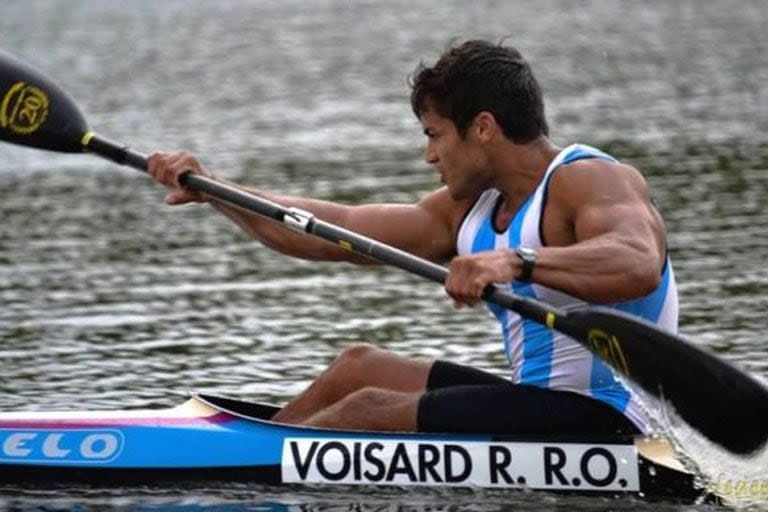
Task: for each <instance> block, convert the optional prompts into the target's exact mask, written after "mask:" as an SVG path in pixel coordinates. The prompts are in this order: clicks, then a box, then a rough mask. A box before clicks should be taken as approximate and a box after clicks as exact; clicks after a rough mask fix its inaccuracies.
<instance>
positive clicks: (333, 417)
mask: <svg viewBox="0 0 768 512" xmlns="http://www.w3.org/2000/svg"><path fill="white" fill-rule="evenodd" d="M421 395H422V392H413V393H409V392H403V391H392V390H389V389H381V388H363V389H359V390H357V391H354V392H352V393H350V394H348V395H347V396H345V397H344V398H342V399H341V400H339V401H338V402H336V403H334V404H333V405H331V406H329V407H326V408H325V409H323V410H321V411H318V412H317V413H315V414H314V415H312V416H310V417H309V418H308V419H306V420H305V421H304V422H303V424H304V425H307V426H312V427H323V428H335V429H345V430H375V431H390V432H392V431H394V432H415V431H416V430H417V429H418V410H419V399H420V398H421Z"/></svg>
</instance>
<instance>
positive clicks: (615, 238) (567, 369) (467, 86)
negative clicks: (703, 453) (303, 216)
mask: <svg viewBox="0 0 768 512" xmlns="http://www.w3.org/2000/svg"><path fill="white" fill-rule="evenodd" d="M411 103H412V107H413V110H414V112H415V114H416V115H417V117H418V118H419V120H420V122H421V124H422V126H423V128H424V133H425V135H426V136H427V147H426V151H425V157H426V160H427V162H428V163H430V164H431V165H433V166H434V167H435V168H436V170H437V171H438V172H439V174H440V176H441V180H442V182H443V184H444V187H442V188H440V189H438V190H436V191H434V192H432V193H430V194H428V195H426V196H425V197H424V198H423V199H421V200H420V201H419V202H417V203H415V204H408V205H405V204H370V205H361V206H347V205H341V204H337V203H331V202H326V201H319V200H314V199H309V198H299V197H287V196H277V195H271V194H266V193H264V192H261V191H256V190H253V189H245V190H248V191H250V192H254V193H256V194H259V195H263V196H265V197H268V198H270V199H273V200H274V201H275V202H278V203H280V204H283V205H286V206H293V207H297V208H300V209H302V210H307V211H309V212H312V213H313V214H314V215H316V216H317V217H318V218H320V219H323V220H326V221H328V222H331V223H333V224H337V225H341V226H343V227H346V228H348V229H350V230H352V231H356V232H359V233H362V234H364V235H367V236H369V237H371V238H374V239H377V240H380V241H382V242H384V243H387V244H390V245H394V246H397V247H399V248H401V249H403V250H405V251H408V252H411V253H414V254H417V255H419V256H422V257H425V258H428V259H431V260H434V261H440V262H444V261H450V266H449V274H448V279H447V281H446V284H445V288H446V291H447V292H448V294H449V295H450V296H451V297H452V298H453V300H454V301H455V303H456V305H457V306H462V305H465V304H466V305H475V304H477V303H478V302H480V300H481V295H482V293H483V290H484V289H485V288H486V287H487V286H489V285H494V284H495V285H496V286H502V287H506V288H509V287H511V289H512V290H513V291H514V292H515V293H517V294H519V295H528V296H535V297H537V298H538V299H540V300H542V301H544V302H548V303H551V304H553V305H556V306H559V307H562V308H564V309H568V308H570V307H576V306H578V305H581V304H583V303H584V302H589V303H598V304H605V305H609V306H612V307H616V308H618V309H620V310H623V311H625V312H628V313H631V314H635V315H638V316H641V317H643V318H645V319H646V320H649V321H651V322H655V323H657V324H658V325H660V326H661V327H663V328H666V329H669V330H671V331H675V330H676V328H677V292H676V286H675V280H674V276H673V273H672V267H671V265H670V263H669V260H668V256H667V251H666V235H665V230H664V226H663V222H662V219H661V217H660V215H659V213H658V212H657V211H656V209H655V208H654V206H653V205H652V203H651V201H650V198H649V195H648V190H647V185H646V182H645V180H644V179H643V177H642V176H641V174H640V173H639V172H638V171H637V170H636V169H634V168H632V167H631V166H628V165H625V164H622V163H620V162H618V161H616V160H615V159H614V158H612V157H610V156H609V155H607V154H605V153H603V152H601V151H599V150H597V149H594V148H591V147H589V146H585V145H580V144H574V145H570V146H568V147H566V148H564V149H563V148H559V147H556V146H555V145H554V144H553V143H552V142H551V141H550V140H549V138H548V126H547V122H546V119H545V116H544V105H543V100H542V95H541V90H540V88H539V85H538V83H537V82H536V80H535V78H534V76H533V74H532V72H531V69H530V66H529V65H528V63H527V62H526V61H525V60H524V59H523V58H522V56H521V55H520V54H519V52H517V51H516V50H515V49H513V48H509V47H502V46H496V45H492V44H490V43H487V42H483V41H470V42H467V43H464V44H461V45H459V46H457V47H454V48H452V49H450V50H448V51H447V52H446V53H445V54H443V55H442V57H441V58H440V59H439V61H438V62H437V63H436V64H435V65H434V66H431V67H422V68H421V69H419V70H418V72H417V73H416V75H415V77H414V80H413V90H412V94H411ZM149 170H150V173H151V174H152V176H153V177H154V178H155V179H156V180H158V181H159V182H161V183H163V184H165V185H167V186H169V187H171V188H172V190H171V192H170V193H169V194H168V195H167V196H166V201H167V202H168V203H169V204H183V203H187V202H191V201H198V202H204V201H207V200H208V199H206V198H205V197H202V196H201V195H199V194H197V193H194V192H192V191H190V190H187V189H184V188H181V187H179V186H178V178H179V176H180V175H181V174H183V173H184V172H188V171H192V172H195V173H199V174H202V175H205V176H209V177H213V176H212V174H211V173H210V172H209V171H208V170H206V169H205V168H203V167H202V166H201V164H200V163H199V162H198V160H197V159H195V158H194V157H193V156H192V155H189V154H187V153H155V154H153V155H152V156H151V157H150V159H149ZM210 202H211V204H212V205H213V206H214V207H215V208H217V209H218V210H219V211H221V212H223V213H224V214H225V215H227V216H228V217H230V218H231V219H232V220H233V221H234V222H236V223H237V224H238V225H239V226H240V227H241V228H242V229H244V230H245V231H246V232H248V233H250V234H251V235H252V236H254V237H255V238H256V239H258V240H260V241H262V242H263V243H264V244H265V245H267V246H269V247H271V248H273V249H275V250H277V251H280V252H283V253H285V254H288V255H292V256H296V257H300V258H307V259H318V260H336V261H349V262H354V263H360V264H365V263H371V262H370V261H368V260H366V259H364V258H362V257H360V256H357V255H355V254H353V253H351V252H348V251H345V250H343V249H341V248H340V247H337V246H334V245H331V244H328V243H326V242H323V241H320V240H316V239H311V238H307V237H305V236H303V235H301V234H298V233H296V232H293V231H290V230H288V229H286V228H285V227H284V226H282V225H279V224H277V223H274V222H272V221H269V220H265V219H264V218H262V217H259V216H257V215H254V214H251V213H247V212H244V211H241V210H238V209H235V208H232V207H230V206H226V205H225V204H223V203H221V202H218V201H216V200H213V199H211V200H210ZM489 309H490V310H491V312H492V313H493V314H494V315H495V316H496V317H497V318H498V320H499V322H500V323H501V328H502V340H503V347H504V350H505V352H506V355H507V358H508V361H509V363H510V375H509V378H508V379H505V378H501V377H498V376H495V375H491V374H488V373H485V372H482V371H480V370H477V369H474V368H468V367H464V366H459V365H456V364H453V363H450V362H447V361H429V360H425V359H412V358H406V357H403V356H400V355H397V354H394V353H392V352H389V351H385V350H382V349H379V348H377V347H373V346H370V345H356V346H353V347H350V348H349V349H347V350H345V351H344V352H343V353H342V354H341V355H340V356H339V357H338V358H337V359H336V360H335V361H334V362H333V363H332V364H331V365H330V366H329V367H328V368H327V369H326V370H325V371H324V372H323V373H322V374H321V375H320V376H319V377H318V378H317V379H316V380H315V382H313V383H312V384H311V385H310V386H309V388H308V389H307V390H305V391H304V392H303V393H302V394H300V395H299V396H298V397H297V398H295V399H294V400H292V401H291V402H289V403H288V404H287V405H286V406H285V408H284V409H283V410H282V411H281V412H280V413H278V415H277V416H276V417H275V418H274V419H275V420H276V421H282V422H286V423H296V424H305V425H312V426H322V427H335V428H351V429H372V430H399V431H417V430H418V431H452V432H457V431H458V432H489V433H503V434H548V433H555V434H557V433H559V434H587V435H588V434H605V433H617V432H619V433H636V432H639V431H643V430H645V429H646V426H647V418H646V417H645V415H644V413H643V411H642V407H641V405H640V403H639V401H638V399H637V396H636V395H635V394H634V392H633V391H632V390H631V389H630V388H629V387H628V386H627V385H626V384H625V383H623V382H621V381H619V380H617V379H616V377H615V375H614V373H613V371H612V370H611V369H610V368H609V367H608V366H607V365H606V364H605V363H604V362H602V361H601V360H600V359H598V358H597V357H595V356H593V355H592V354H591V353H590V352H588V351H587V350H586V349H584V348H583V347H582V346H581V345H579V344H578V343H577V342H575V341H573V340H571V339H570V338H568V337H567V336H565V335H563V334H561V333H558V332H554V331H551V330H549V329H548V328H546V327H544V326H542V325H539V324H536V323H533V322H532V321H530V320H525V319H523V318H522V317H520V316H519V315H518V314H516V313H513V312H511V311H508V310H504V309H502V308H499V307H497V306H493V305H490V304H489Z"/></svg>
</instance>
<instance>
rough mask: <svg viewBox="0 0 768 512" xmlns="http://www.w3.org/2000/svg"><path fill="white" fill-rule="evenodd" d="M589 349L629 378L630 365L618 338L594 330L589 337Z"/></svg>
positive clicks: (599, 330)
mask: <svg viewBox="0 0 768 512" xmlns="http://www.w3.org/2000/svg"><path fill="white" fill-rule="evenodd" d="M587 340H588V341H589V348H590V349H591V350H592V352H594V353H595V354H597V355H598V356H599V357H600V359H602V360H603V361H606V362H607V363H610V365H611V366H613V367H614V368H615V369H616V370H618V371H619V372H620V373H622V374H623V375H626V376H627V377H629V365H628V364H627V360H626V358H625V357H624V351H623V350H622V349H621V343H620V342H619V340H618V338H616V336H611V335H610V334H608V333H607V332H605V331H603V330H601V329H592V330H591V331H589V334H588V335H587Z"/></svg>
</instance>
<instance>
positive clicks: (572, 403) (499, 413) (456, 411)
mask: <svg viewBox="0 0 768 512" xmlns="http://www.w3.org/2000/svg"><path fill="white" fill-rule="evenodd" d="M418 415H419V416H418V428H419V431H421V432H461V433H488V434H495V435H511V436H515V435H526V436H528V435H530V436H542V435H556V436H585V437H589V436H592V435H606V434H609V435H615V434H621V435H626V434H639V433H640V431H639V430H638V428H637V427H636V426H635V425H634V424H633V423H632V422H631V421H630V420H629V419H628V418H627V417H626V416H624V415H623V414H622V413H621V412H619V411H617V410H616V409H614V408H613V407H611V406H610V405H608V404H606V403H604V402H601V401H599V400H596V399H594V398H590V397H588V396H584V395H580V394H578V393H573V392H570V391H556V390H552V389H546V388H540V387H537V386H528V385H522V384H512V383H511V382H510V381H507V380H505V379H503V378H501V377H498V376H496V375H492V374H490V373H487V372H484V371H481V370H478V369H475V368H470V367H467V366H460V365H457V364H453V363H448V362H446V361H436V362H435V364H434V365H433V366H432V370H431V371H430V374H429V379H428V381H427V392H426V393H425V394H424V395H423V396H422V397H421V400H420V401H419V411H418Z"/></svg>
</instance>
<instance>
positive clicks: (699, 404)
mask: <svg viewBox="0 0 768 512" xmlns="http://www.w3.org/2000/svg"><path fill="white" fill-rule="evenodd" d="M625 317H626V318H625ZM567 323H568V324H570V327H572V328H573V329H576V330H580V331H581V333H579V334H580V335H581V336H580V337H579V338H578V339H581V340H587V341H586V342H585V345H587V346H588V347H589V349H590V350H592V351H593V352H595V353H596V354H597V355H599V356H600V357H601V358H602V359H603V360H605V361H607V362H609V363H610V364H611V366H613V367H614V368H616V369H617V370H618V371H619V372H620V373H622V374H624V375H625V376H626V377H627V378H629V379H631V380H632V381H634V382H636V383H637V384H639V385H640V386H641V387H642V388H643V389H645V390H646V391H647V392H649V393H651V394H653V395H654V396H657V397H659V398H662V399H664V400H665V401H668V402H669V403H671V404H672V405H673V406H674V408H675V410H676V411H677V413H678V414H679V415H680V417H681V418H683V419H684V420H685V421H686V422H687V423H688V424H690V425H691V426H692V427H694V428H696V429H697V430H698V431H699V432H701V433H702V434H703V435H704V436H706V437H707V438H708V439H709V440H711V441H713V442H715V443H717V444H719V445H720V446H722V447H723V448H725V449H727V450H729V451H731V452H733V453H738V454H741V455H748V454H750V453H753V452H755V451H756V450H758V449H759V448H760V447H762V446H763V445H765V443H766V441H768V388H766V387H765V386H763V385H762V384H760V383H759V382H758V381H757V380H755V379H754V378H752V377H751V376H749V375H747V374H746V373H744V372H742V371H741V370H739V369H737V368H736V367H734V366H732V365H731V364H730V363H728V362H726V361H724V360H722V359H720V358H718V357H715V356H713V355H711V354H709V353H707V352H705V351H703V350H701V349H700V348H698V347H696V346H694V345H692V344H691V343H690V342H688V341H686V340H684V339H683V338H681V337H679V336H675V335H672V334H669V333H667V332H664V331H662V330H661V329H659V328H658V327H657V326H655V325H653V324H651V323H648V322H644V321H641V320H638V319H637V318H636V317H629V316H627V315H623V314H621V313H618V312H617V311H615V310H612V309H610V310H603V308H599V307H592V308H587V309H585V310H582V311H574V312H569V313H568V317H567Z"/></svg>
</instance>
